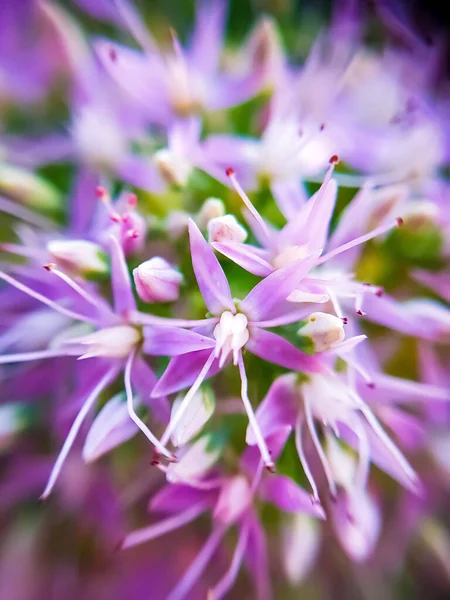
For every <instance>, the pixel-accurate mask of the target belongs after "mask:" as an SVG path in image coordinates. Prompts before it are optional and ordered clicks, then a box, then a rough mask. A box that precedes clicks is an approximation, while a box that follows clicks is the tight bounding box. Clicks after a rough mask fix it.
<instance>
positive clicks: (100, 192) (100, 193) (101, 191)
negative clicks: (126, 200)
mask: <svg viewBox="0 0 450 600" xmlns="http://www.w3.org/2000/svg"><path fill="white" fill-rule="evenodd" d="M95 195H96V196H97V198H98V199H99V200H104V199H105V198H107V197H108V192H107V191H106V189H105V188H104V187H103V186H101V185H98V186H97V187H96V188H95Z"/></svg>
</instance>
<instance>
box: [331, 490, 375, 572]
mask: <svg viewBox="0 0 450 600" xmlns="http://www.w3.org/2000/svg"><path fill="white" fill-rule="evenodd" d="M331 514H332V519H333V525H334V528H335V530H336V534H337V537H338V539H339V542H340V544H341V546H342V547H343V549H344V551H345V552H346V554H348V556H349V557H350V558H351V559H353V560H354V561H357V562H360V561H363V560H366V559H367V558H368V557H369V556H370V554H371V553H372V552H373V550H374V547H375V544H376V543H377V541H378V537H379V535H380V530H381V516H380V511H379V509H378V507H377V505H376V504H375V502H374V500H373V499H372V498H371V497H370V496H369V495H368V493H367V492H366V491H364V490H360V489H357V488H355V489H352V490H350V491H348V492H347V491H344V490H343V491H342V492H341V493H340V494H338V497H337V499H336V502H334V503H332V504H331Z"/></svg>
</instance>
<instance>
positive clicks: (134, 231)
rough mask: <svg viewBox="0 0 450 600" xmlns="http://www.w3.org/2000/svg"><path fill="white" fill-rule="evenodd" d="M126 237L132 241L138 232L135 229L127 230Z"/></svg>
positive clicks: (137, 235)
mask: <svg viewBox="0 0 450 600" xmlns="http://www.w3.org/2000/svg"><path fill="white" fill-rule="evenodd" d="M127 237H129V238H131V239H132V240H135V239H136V238H138V237H139V231H136V229H129V230H128V231H127Z"/></svg>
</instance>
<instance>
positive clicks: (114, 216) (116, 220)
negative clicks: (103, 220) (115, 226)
mask: <svg viewBox="0 0 450 600" xmlns="http://www.w3.org/2000/svg"><path fill="white" fill-rule="evenodd" d="M109 218H110V219H111V221H114V223H120V222H121V221H122V217H121V216H120V215H119V213H112V214H111V215H109Z"/></svg>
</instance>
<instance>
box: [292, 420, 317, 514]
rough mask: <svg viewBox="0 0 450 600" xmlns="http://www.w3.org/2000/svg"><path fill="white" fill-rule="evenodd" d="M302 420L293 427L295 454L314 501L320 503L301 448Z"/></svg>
mask: <svg viewBox="0 0 450 600" xmlns="http://www.w3.org/2000/svg"><path fill="white" fill-rule="evenodd" d="M302 425H303V422H302V419H301V418H299V419H298V420H297V423H296V425H295V447H296V448H297V454H298V456H299V458H300V462H301V463H302V467H303V470H304V472H305V475H306V479H307V480H308V481H309V485H310V486H311V489H312V491H313V496H314V500H315V501H316V502H320V498H319V490H318V489H317V485H316V482H315V481H314V477H313V474H312V472H311V469H310V466H309V463H308V461H307V459H306V455H305V449H304V448H303V439H302Z"/></svg>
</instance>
